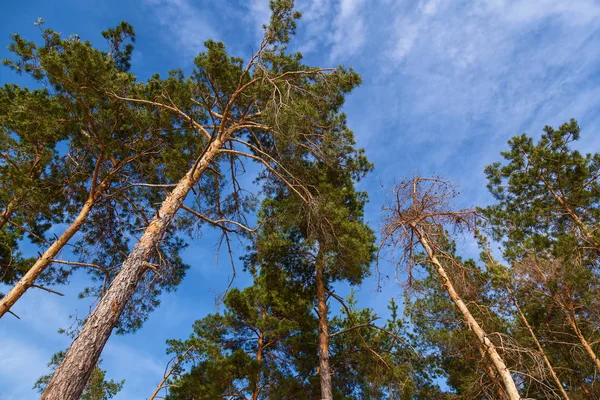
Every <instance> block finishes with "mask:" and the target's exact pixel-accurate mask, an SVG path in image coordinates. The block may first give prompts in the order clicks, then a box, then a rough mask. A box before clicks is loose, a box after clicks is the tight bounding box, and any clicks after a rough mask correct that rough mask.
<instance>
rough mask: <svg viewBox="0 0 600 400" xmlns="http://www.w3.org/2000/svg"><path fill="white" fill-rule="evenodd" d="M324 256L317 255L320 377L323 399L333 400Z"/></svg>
mask: <svg viewBox="0 0 600 400" xmlns="http://www.w3.org/2000/svg"><path fill="white" fill-rule="evenodd" d="M323 264H324V261H323V257H321V256H319V257H317V265H316V266H317V273H316V283H317V309H318V311H319V378H320V380H321V400H332V399H333V392H332V389H331V367H330V365H329V332H328V321H327V301H326V298H325V281H324V277H323V268H324V265H323Z"/></svg>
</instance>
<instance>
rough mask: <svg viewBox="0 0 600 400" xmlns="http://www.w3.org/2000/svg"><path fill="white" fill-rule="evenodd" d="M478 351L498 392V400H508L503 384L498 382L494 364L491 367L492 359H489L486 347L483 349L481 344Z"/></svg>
mask: <svg viewBox="0 0 600 400" xmlns="http://www.w3.org/2000/svg"><path fill="white" fill-rule="evenodd" d="M477 350H478V351H479V354H481V359H482V360H483V364H484V369H485V373H486V375H487V376H489V377H490V379H491V380H492V386H493V387H494V391H495V392H496V398H497V400H506V394H505V393H504V390H503V389H504V385H503V384H502V383H500V382H498V374H497V373H496V370H495V369H494V368H493V367H494V365H493V364H491V365H490V362H489V359H490V358H489V356H488V354H487V352H486V351H485V347H483V346H482V345H481V343H479V346H477Z"/></svg>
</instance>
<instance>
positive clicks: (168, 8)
mask: <svg viewBox="0 0 600 400" xmlns="http://www.w3.org/2000/svg"><path fill="white" fill-rule="evenodd" d="M145 2H146V5H147V6H149V7H150V8H151V9H152V11H153V13H154V15H155V17H156V19H157V21H158V23H159V24H160V25H161V27H162V29H163V30H164V31H165V34H166V35H167V37H165V41H166V42H168V43H170V44H171V45H172V46H173V47H175V48H179V52H180V53H181V54H182V55H183V56H184V57H185V58H191V57H194V56H196V54H198V53H199V52H200V51H202V50H203V49H204V42H205V41H206V40H207V39H218V37H219V36H218V33H217V32H216V31H215V30H214V29H213V27H212V26H211V25H210V23H209V22H208V21H209V19H208V18H207V15H208V14H207V13H206V10H207V7H205V8H204V11H205V12H200V9H199V8H196V7H194V3H193V2H192V1H190V0H145Z"/></svg>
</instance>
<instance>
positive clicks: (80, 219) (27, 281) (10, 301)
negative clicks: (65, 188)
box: [0, 191, 99, 318]
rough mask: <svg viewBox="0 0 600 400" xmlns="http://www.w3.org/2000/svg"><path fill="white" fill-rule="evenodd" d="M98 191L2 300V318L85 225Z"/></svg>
mask: <svg viewBox="0 0 600 400" xmlns="http://www.w3.org/2000/svg"><path fill="white" fill-rule="evenodd" d="M98 193H99V192H98V191H96V192H95V194H90V196H89V198H88V199H87V201H86V202H85V203H84V205H83V207H81V210H80V211H79V215H77V218H75V220H74V221H73V222H72V223H71V225H69V227H68V228H67V229H66V230H65V231H64V232H63V233H62V235H60V237H59V238H58V239H56V240H55V241H54V243H52V245H51V246H50V247H49V248H48V249H47V250H46V251H45V252H44V254H42V255H41V257H40V258H38V259H37V261H36V262H35V264H33V266H32V267H31V268H30V269H29V270H28V271H27V273H26V274H25V275H23V277H21V279H19V282H17V283H16V284H15V286H14V287H13V288H12V289H11V290H10V292H8V293H7V294H6V296H4V297H3V298H2V300H0V318H2V317H3V316H4V314H6V313H7V312H8V311H9V310H10V308H11V307H12V306H13V305H14V304H15V303H16V302H17V301H18V300H19V299H20V298H21V296H23V294H24V293H25V292H26V291H27V290H28V289H29V288H30V287H31V286H32V285H33V284H34V283H35V280H36V279H37V278H38V277H39V276H40V274H41V273H42V272H44V270H45V269H46V268H48V266H49V265H50V264H52V260H53V259H54V258H55V257H56V255H57V254H58V253H59V252H60V251H61V250H62V248H63V247H64V246H65V245H66V244H67V243H68V242H69V240H71V238H72V237H73V235H75V234H76V233H77V231H79V229H80V228H81V226H82V225H83V223H84V222H85V221H86V220H87V217H88V215H89V214H90V212H91V211H92V207H93V205H94V202H95V200H96V198H97V195H98Z"/></svg>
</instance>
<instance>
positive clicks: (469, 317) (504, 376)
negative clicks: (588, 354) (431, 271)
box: [412, 225, 521, 400]
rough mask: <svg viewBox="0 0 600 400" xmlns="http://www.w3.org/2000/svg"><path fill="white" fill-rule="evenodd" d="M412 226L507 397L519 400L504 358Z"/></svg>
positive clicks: (429, 248) (423, 239)
mask: <svg viewBox="0 0 600 400" xmlns="http://www.w3.org/2000/svg"><path fill="white" fill-rule="evenodd" d="M412 228H413V230H414V232H415V233H416V235H417V237H418V238H419V241H420V242H421V244H422V245H423V248H424V249H425V251H426V252H427V256H428V258H429V260H430V261H431V263H432V264H433V265H434V267H435V269H436V271H437V273H438V275H440V277H441V278H442V282H443V285H444V287H445V288H446V291H447V292H448V295H449V296H450V298H451V299H452V302H453V303H454V305H455V306H456V308H457V309H458V311H459V312H460V313H461V314H462V315H463V318H464V319H465V321H466V322H467V325H468V326H469V328H471V330H472V331H473V332H474V333H475V335H476V336H477V339H479V342H480V343H481V344H482V345H483V346H484V348H485V351H486V353H487V354H488V356H489V357H490V359H491V360H492V363H493V364H494V367H495V368H496V371H497V372H498V375H500V378H501V380H502V382H503V384H504V388H505V389H506V392H507V394H508V397H509V399H510V400H519V399H520V398H521V397H520V395H519V391H518V390H517V385H516V384H515V381H514V380H513V378H512V376H511V374H510V371H509V369H508V368H507V367H506V364H505V363H504V360H502V357H500V354H498V350H497V349H496V346H495V345H494V343H492V341H491V340H490V339H489V338H488V337H487V333H486V332H485V331H484V330H483V329H482V328H481V326H480V325H479V323H478V322H477V320H475V318H474V317H473V314H471V312H470V311H469V309H468V308H467V305H466V304H465V303H464V302H463V301H462V299H461V298H460V296H459V295H458V293H457V292H456V290H455V289H454V285H453V284H452V281H450V277H449V276H448V274H447V273H446V270H445V269H444V267H442V264H440V262H439V261H438V259H437V257H436V256H435V254H434V253H433V250H432V249H431V247H430V246H429V242H428V241H427V239H426V238H425V237H424V236H423V234H422V232H421V231H420V230H419V228H418V227H417V226H416V225H412Z"/></svg>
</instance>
